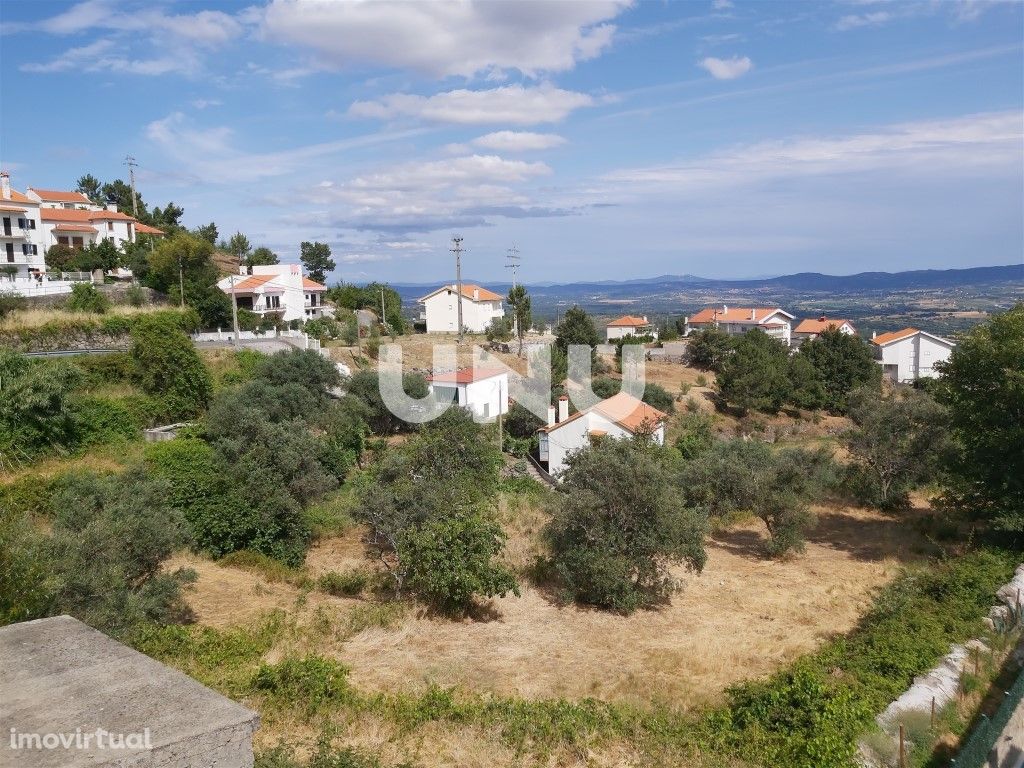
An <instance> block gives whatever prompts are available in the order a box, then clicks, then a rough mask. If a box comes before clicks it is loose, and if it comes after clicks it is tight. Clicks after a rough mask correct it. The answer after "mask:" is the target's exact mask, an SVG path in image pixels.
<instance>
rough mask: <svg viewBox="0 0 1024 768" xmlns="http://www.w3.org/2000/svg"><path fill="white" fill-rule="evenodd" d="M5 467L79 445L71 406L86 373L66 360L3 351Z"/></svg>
mask: <svg viewBox="0 0 1024 768" xmlns="http://www.w3.org/2000/svg"><path fill="white" fill-rule="evenodd" d="M0 371H2V372H3V397H0V467H9V466H13V465H14V464H16V463H20V462H23V461H25V460H28V459H31V458H33V457H35V456H38V455H40V454H42V453H46V452H50V451H61V450H69V449H71V448H73V447H74V445H75V426H76V425H75V419H74V415H73V414H72V412H71V409H70V407H69V406H68V400H69V397H70V395H71V393H72V392H73V391H74V390H75V389H76V388H77V387H78V386H79V385H80V384H81V383H82V378H83V377H82V373H81V371H80V370H79V369H78V368H76V367H75V366H74V365H72V364H71V363H68V362H66V361H64V360H47V361H34V360H30V359H29V358H27V357H23V356H21V355H15V354H12V353H10V352H6V351H4V350H2V349H0Z"/></svg>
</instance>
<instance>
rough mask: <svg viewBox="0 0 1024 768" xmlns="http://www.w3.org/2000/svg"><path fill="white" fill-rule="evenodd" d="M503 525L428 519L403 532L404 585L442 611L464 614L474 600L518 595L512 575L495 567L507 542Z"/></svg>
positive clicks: (472, 517)
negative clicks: (508, 594) (405, 581)
mask: <svg viewBox="0 0 1024 768" xmlns="http://www.w3.org/2000/svg"><path fill="white" fill-rule="evenodd" d="M505 538H506V537H505V533H504V531H502V529H501V526H500V525H498V524H497V523H496V522H494V521H493V520H491V519H488V518H487V517H485V516H483V515H481V514H479V513H471V514H468V515H460V516H451V517H445V518H438V519H434V520H429V521H427V522H426V523H424V524H423V525H421V526H416V527H413V528H410V529H408V530H406V531H405V532H404V533H403V534H402V536H401V538H400V543H399V547H398V549H399V557H400V558H401V559H402V560H404V561H405V562H407V563H408V565H409V569H408V575H407V584H408V585H409V587H410V588H411V589H412V590H413V591H415V592H416V593H417V594H418V595H419V596H420V597H422V598H424V599H425V600H426V601H427V602H430V603H432V604H434V605H436V606H438V607H440V608H442V609H444V610H448V611H464V610H466V609H467V608H468V607H469V606H470V605H471V604H472V602H473V600H474V598H476V597H494V596H495V595H497V596H499V597H504V596H505V595H506V594H507V593H509V592H512V593H513V594H515V595H516V596H518V595H519V587H518V585H517V584H516V579H515V576H513V575H512V572H511V571H509V570H508V569H507V568H506V567H505V566H503V565H500V564H498V563H495V562H494V559H495V558H496V557H497V556H498V555H500V554H501V550H502V547H503V546H504V543H505Z"/></svg>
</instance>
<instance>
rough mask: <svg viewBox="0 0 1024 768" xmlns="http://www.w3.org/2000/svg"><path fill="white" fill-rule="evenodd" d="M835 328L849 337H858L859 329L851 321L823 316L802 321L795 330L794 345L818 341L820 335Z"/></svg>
mask: <svg viewBox="0 0 1024 768" xmlns="http://www.w3.org/2000/svg"><path fill="white" fill-rule="evenodd" d="M829 328H833V329H835V330H837V331H839V332H840V333H843V334H846V335H847V336H856V335H857V329H856V328H855V327H854V325H853V323H851V322H850V321H849V320H843V319H841V318H838V317H825V316H824V315H822V316H821V317H819V318H817V319H813V318H807V319H805V320H801V321H800V322H799V324H797V326H796V328H794V329H793V343H795V344H802V343H804V342H805V341H807V340H809V339H816V338H817V337H818V335H819V334H821V333H824V332H825V331H827V330H828V329H829Z"/></svg>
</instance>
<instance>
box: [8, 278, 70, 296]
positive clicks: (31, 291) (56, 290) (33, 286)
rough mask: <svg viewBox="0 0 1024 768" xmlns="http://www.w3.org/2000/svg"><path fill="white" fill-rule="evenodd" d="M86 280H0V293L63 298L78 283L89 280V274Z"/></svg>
mask: <svg viewBox="0 0 1024 768" xmlns="http://www.w3.org/2000/svg"><path fill="white" fill-rule="evenodd" d="M85 274H86V278H85V280H75V279H73V278H72V279H67V280H43V282H41V283H40V282H38V281H36V280H33V279H25V278H18V279H15V280H0V293H13V294H14V295H16V296H24V297H25V298H32V297H34V296H62V295H66V294H69V293H71V286H72V285H74V284H75V283H76V282H85V281H86V280H89V277H88V273H85Z"/></svg>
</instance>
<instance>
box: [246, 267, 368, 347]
mask: <svg viewBox="0 0 1024 768" xmlns="http://www.w3.org/2000/svg"><path fill="white" fill-rule="evenodd" d="M236 279H237V276H236V275H232V276H231V324H232V325H233V326H234V329H235V344H236V345H237V344H238V297H237V296H236V295H235V280H236ZM356 330H357V331H358V326H357V328H356Z"/></svg>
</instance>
